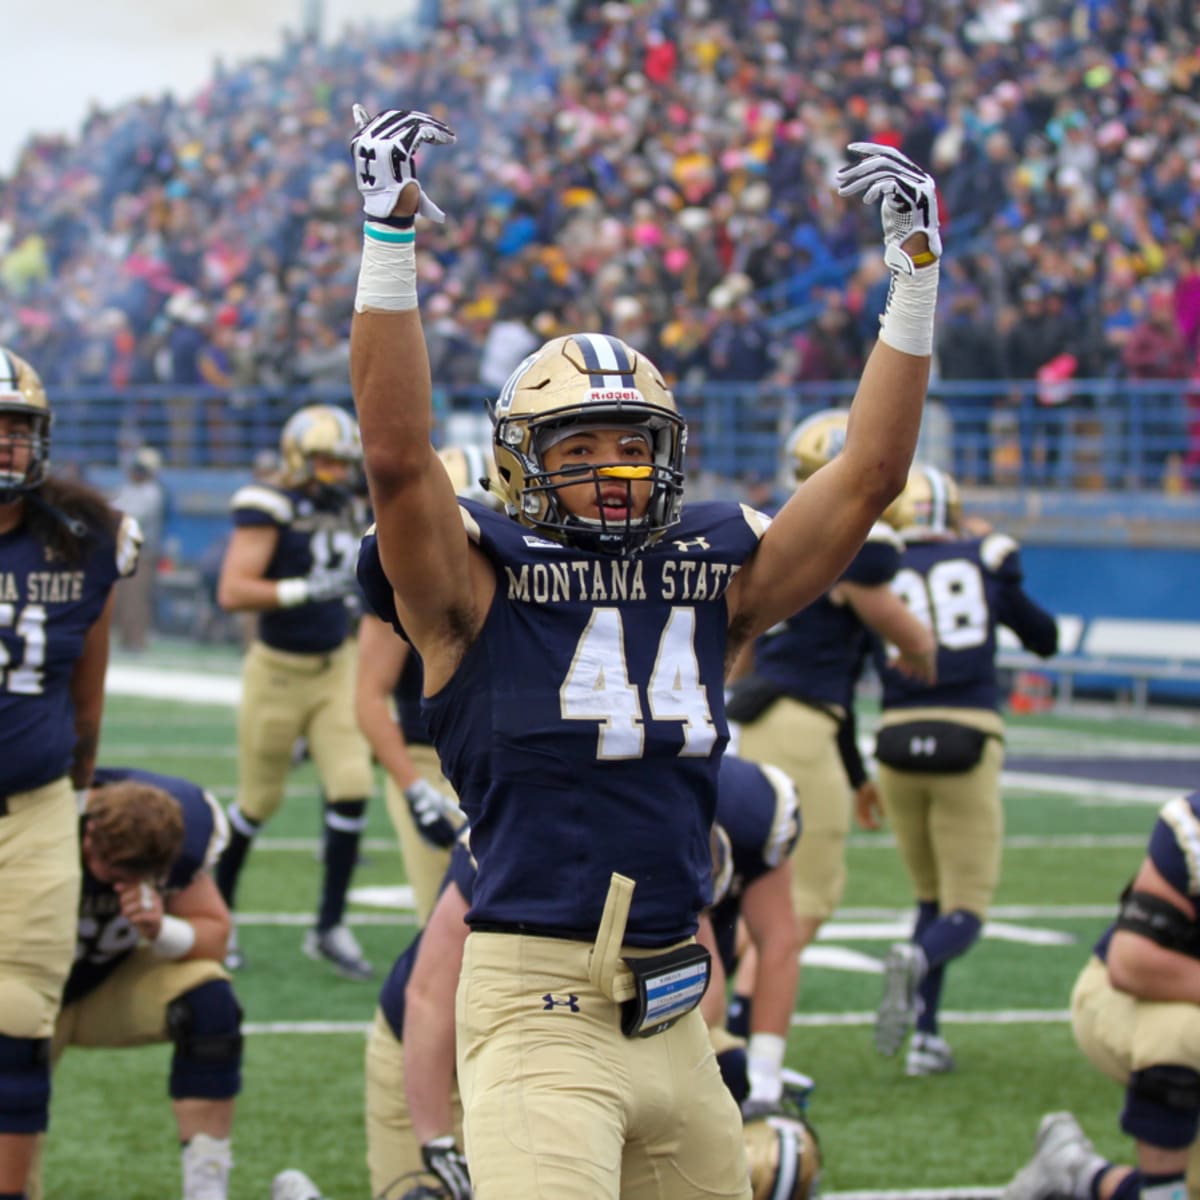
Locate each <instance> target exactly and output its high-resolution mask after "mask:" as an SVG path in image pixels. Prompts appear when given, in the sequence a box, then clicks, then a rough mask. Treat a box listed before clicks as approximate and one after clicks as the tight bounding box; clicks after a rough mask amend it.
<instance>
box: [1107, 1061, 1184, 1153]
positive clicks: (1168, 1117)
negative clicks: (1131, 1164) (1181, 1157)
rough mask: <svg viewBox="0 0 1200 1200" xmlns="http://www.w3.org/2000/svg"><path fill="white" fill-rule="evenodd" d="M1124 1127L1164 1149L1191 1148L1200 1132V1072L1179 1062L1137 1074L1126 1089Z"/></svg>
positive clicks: (1123, 1115) (1122, 1116) (1141, 1139)
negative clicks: (1198, 1130)
mask: <svg viewBox="0 0 1200 1200" xmlns="http://www.w3.org/2000/svg"><path fill="white" fill-rule="evenodd" d="M1121 1128H1122V1129H1123V1130H1124V1131H1125V1132H1126V1133H1128V1134H1129V1135H1130V1136H1131V1137H1135V1138H1137V1139H1138V1140H1139V1141H1143V1142H1149V1143H1150V1144H1151V1145H1152V1146H1160V1147H1162V1148H1163V1149H1164V1150H1182V1149H1184V1148H1186V1147H1187V1146H1190V1145H1191V1144H1192V1142H1193V1141H1195V1139H1196V1132H1197V1129H1200V1072H1196V1071H1194V1070H1193V1069H1192V1068H1191V1067H1185V1066H1180V1065H1179V1064H1178V1063H1163V1064H1161V1065H1157V1066H1153V1067H1146V1068H1145V1070H1142V1071H1134V1073H1133V1074H1132V1075H1130V1077H1129V1083H1128V1085H1127V1086H1126V1088H1125V1107H1124V1109H1123V1110H1122V1112H1121Z"/></svg>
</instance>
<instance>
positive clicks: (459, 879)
mask: <svg viewBox="0 0 1200 1200" xmlns="http://www.w3.org/2000/svg"><path fill="white" fill-rule="evenodd" d="M448 887H456V888H458V890H459V892H460V893H461V894H462V898H463V899H464V900H465V901H466V902H467V903H468V904H470V903H471V897H472V895H473V894H474V891H475V864H474V863H473V862H472V861H471V855H470V852H469V851H468V850H467V848H466V847H465V846H464V845H463V844H462V843H461V842H459V843H458V844H457V845H455V847H454V849H453V850H452V851H451V853H450V865H449V866H448V867H447V868H446V874H445V875H444V876H443V877H442V886H441V887H440V888H439V889H438V895H439V896H440V895H441V894H442V892H444V891H445V890H446V889H447V888H448ZM420 945H421V933H420V931H418V933H417V936H416V937H415V938H413V940H412V941H411V942H410V943H409V944H408V947H407V948H406V949H405V951H404V953H403V954H401V955H400V957H399V958H398V959H396V961H395V963H394V964H393V965H392V969H391V971H390V972H389V973H388V977H387V979H385V980H384V981H383V987H382V988H381V989H380V991H379V1008H380V1010H381V1011H382V1012H383V1015H384V1019H385V1020H386V1021H387V1023H388V1025H390V1026H391V1030H392V1032H393V1033H394V1034H395V1035H396V1037H397V1038H400V1039H403V1037H404V989H405V988H406V987H408V981H409V978H410V976H411V975H412V973H413V967H414V966H415V965H416V961H417V951H418V949H419V948H420ZM453 1002H454V1000H453V997H451V998H450V1001H449V1003H451V1004H453Z"/></svg>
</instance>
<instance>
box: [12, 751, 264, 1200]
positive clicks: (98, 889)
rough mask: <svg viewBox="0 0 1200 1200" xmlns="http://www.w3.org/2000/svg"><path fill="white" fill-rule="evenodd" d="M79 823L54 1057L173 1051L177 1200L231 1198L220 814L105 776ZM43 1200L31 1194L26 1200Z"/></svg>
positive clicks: (160, 779) (197, 802)
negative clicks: (67, 964) (78, 863)
mask: <svg viewBox="0 0 1200 1200" xmlns="http://www.w3.org/2000/svg"><path fill="white" fill-rule="evenodd" d="M80 820H81V840H82V851H83V894H82V898H81V900H80V905H79V925H78V942H77V946H76V956H75V965H74V967H73V968H72V970H71V974H70V977H69V978H68V979H67V984H66V989H65V991H64V994H63V1006H62V1011H61V1013H60V1014H59V1017H58V1024H57V1026H56V1028H55V1031H54V1043H53V1050H52V1057H53V1059H54V1060H55V1061H56V1060H57V1058H58V1056H59V1055H61V1054H62V1052H63V1051H64V1050H65V1049H66V1048H67V1047H68V1046H89V1047H91V1046H103V1047H117V1046H141V1045H146V1044H149V1043H153V1042H166V1041H171V1042H173V1043H174V1045H175V1053H174V1056H173V1058H172V1060H171V1076H170V1093H171V1103H172V1108H173V1109H174V1112H175V1120H176V1123H177V1125H178V1128H179V1140H180V1142H181V1143H182V1144H183V1200H226V1198H227V1196H228V1180H229V1171H230V1168H231V1166H232V1164H233V1157H232V1154H231V1151H230V1133H231V1130H232V1127H233V1102H234V1097H235V1096H236V1095H237V1094H238V1092H239V1091H240V1090H241V1082H242V1076H241V1065H242V1036H241V1028H240V1023H241V1016H242V1011H241V1008H240V1007H239V1005H238V1002H237V999H236V998H235V996H234V994H233V989H232V988H231V986H230V983H229V976H228V975H227V974H226V973H225V971H224V969H223V968H222V966H221V963H220V960H221V957H222V955H223V954H224V952H225V943H226V939H227V938H228V936H229V925H230V917H229V910H228V908H226V906H225V902H224V901H223V900H222V899H221V894H220V892H218V891H217V887H216V884H215V883H214V882H213V880H212V877H211V876H210V875H209V873H208V872H209V868H210V867H211V866H212V863H213V862H214V860H215V859H216V857H217V855H218V854H219V853H220V851H221V848H222V846H224V844H225V841H226V839H227V836H228V827H227V825H226V822H225V817H224V814H223V813H222V811H221V808H220V805H219V804H218V803H217V801H216V800H215V799H213V797H212V796H210V795H209V794H208V793H207V792H205V791H204V790H203V789H201V788H200V787H198V786H197V785H196V784H194V783H189V782H188V781H187V780H184V779H177V778H174V777H171V776H166V775H157V774H153V773H152V772H149V771H138V770H134V769H132V768H122V767H113V768H103V767H102V768H99V769H98V770H97V771H96V774H95V781H94V786H93V787H92V789H91V791H90V792H89V793H88V796H87V802H86V807H85V809H84V812H83V814H82V816H81V819H80ZM39 1194H40V1188H39V1187H38V1186H36V1184H35V1186H34V1187H33V1188H32V1189H31V1191H30V1197H31V1200H35V1198H36V1197H37V1196H38V1195H39Z"/></svg>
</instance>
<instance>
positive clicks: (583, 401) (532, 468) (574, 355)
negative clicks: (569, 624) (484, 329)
mask: <svg viewBox="0 0 1200 1200" xmlns="http://www.w3.org/2000/svg"><path fill="white" fill-rule="evenodd" d="M492 422H493V448H494V452H495V456H496V475H497V478H496V481H495V484H494V490H495V491H496V492H497V494H498V495H499V496H500V498H501V499H502V500H503V501H504V507H505V510H506V511H507V513H508V515H509V516H510V517H513V518H514V519H515V520H517V521H519V522H520V523H521V524H522V525H525V526H528V527H529V528H530V529H535V530H537V531H538V532H539V533H541V534H543V535H544V536H546V537H550V538H554V539H556V540H557V541H563V542H569V543H570V544H572V545H577V546H580V547H582V548H584V549H590V550H604V551H607V552H609V553H614V554H628V553H631V552H634V551H637V550H640V549H641V548H642V547H643V546H646V545H648V544H649V543H650V542H652V541H654V540H656V539H657V538H660V537H662V535H663V534H664V533H665V532H666V531H667V530H668V529H670V528H671V526H672V525H674V524H675V523H676V522H677V521H678V520H679V510H680V507H681V505H682V503H683V457H684V450H685V448H686V445H687V431H686V429H685V428H684V424H683V419H682V418H681V417H680V415H679V411H678V409H677V408H676V406H675V397H674V396H672V395H671V392H670V390H669V389H668V388H667V385H666V384H665V383H664V382H663V377H662V375H661V374H660V373H659V370H658V368H657V367H656V366H655V365H654V364H653V363H652V362H651V361H650V360H649V359H648V358H646V357H645V355H643V354H639V353H638V352H637V351H636V350H634V349H633V348H632V347H630V346H628V345H626V344H625V343H624V342H622V341H621V340H620V339H619V338H615V337H609V336H607V335H606V334H602V333H573V334H568V335H567V336H565V337H559V338H555V339H553V341H549V342H547V343H546V344H545V345H544V346H543V347H542V348H541V349H540V350H538V351H536V352H535V353H534V354H531V355H530V356H529V357H528V358H526V359H525V361H524V362H522V363H521V365H520V366H519V367H517V369H516V370H515V371H514V372H513V373H512V374H511V375H510V376H509V377H508V380H507V382H506V383H505V384H504V387H503V389H502V390H501V392H500V397H499V399H498V400H496V402H495V404H494V405H493V407H492ZM597 424H600V425H608V426H617V427H619V428H624V427H626V426H628V427H629V428H630V429H634V430H638V431H641V432H644V433H645V434H646V435H647V437H648V439H649V442H650V447H651V452H652V455H653V465H652V466H649V467H647V468H644V470H645V471H648V475H645V476H639V477H640V478H649V480H650V481H651V485H652V490H651V496H650V505H649V508H648V509H647V510H646V514H645V515H644V516H643V517H638V518H634V517H633V516H632V515H631V514H629V510H628V509H627V510H626V512H627V514H628V515H626V516H625V517H624V518H622V519H620V520H614V521H606V520H605V519H604V518H603V516H601V517H600V518H599V519H598V520H591V519H585V518H582V517H577V516H573V515H572V514H570V513H569V512H567V511H566V509H565V508H564V507H563V506H562V505H561V503H560V501H559V497H558V495H557V493H558V489H559V488H560V487H563V486H565V485H570V484H576V483H579V482H580V481H581V479H582V480H588V479H590V480H591V481H593V482H594V483H595V484H596V486H597V487H599V485H600V482H601V481H602V480H608V479H612V478H617V479H622V478H623V479H626V481H627V483H629V486H631V487H632V479H631V478H630V476H629V475H628V474H626V473H627V472H628V471H629V467H628V466H627V465H621V464H617V463H613V464H599V465H593V464H589V465H587V466H584V467H579V468H577V469H574V470H573V471H572V470H568V471H560V472H558V473H557V474H556V475H555V476H554V479H555V480H556V482H552V479H551V476H550V475H549V473H548V472H547V471H546V470H545V467H544V464H543V460H542V453H543V451H544V450H545V448H546V447H547V446H548V445H550V444H552V443H553V442H554V441H557V440H559V439H560V438H561V437H562V436H563V431H564V430H568V429H571V428H572V427H573V426H586V425H597ZM564 476H566V478H564Z"/></svg>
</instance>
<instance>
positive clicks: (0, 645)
mask: <svg viewBox="0 0 1200 1200" xmlns="http://www.w3.org/2000/svg"><path fill="white" fill-rule="evenodd" d="M50 425H51V413H50V405H49V402H48V401H47V399H46V392H45V389H44V388H43V387H42V381H41V379H40V378H39V377H38V374H37V372H36V371H35V370H34V369H33V367H32V366H30V364H29V363H27V362H26V361H25V360H24V359H23V358H21V357H19V356H18V355H16V354H14V353H13V352H12V351H10V350H5V349H0V947H3V955H2V958H3V961H2V962H0V1097H2V1100H0V1196H20V1195H22V1194H23V1193H24V1190H25V1183H26V1177H27V1175H28V1173H29V1168H30V1163H31V1161H32V1158H33V1154H34V1149H35V1146H36V1138H37V1135H38V1134H39V1133H41V1132H43V1131H44V1130H45V1129H46V1126H47V1123H48V1120H49V1101H50V1037H51V1035H52V1034H53V1032H54V1021H55V1017H56V1015H57V1013H58V1008H59V1001H60V997H61V995H62V988H63V983H64V982H65V980H66V978H67V973H68V971H69V970H70V968H71V960H72V957H73V954H74V950H75V917H76V910H77V909H78V906H79V886H80V868H79V831H78V810H77V808H76V800H75V793H76V790H77V789H82V788H85V787H86V786H87V784H88V782H89V781H90V779H91V776H92V769H93V767H94V766H95V760H96V745H97V742H98V740H99V737H100V718H101V714H102V712H103V708H104V676H105V671H106V669H107V665H108V641H109V628H110V625H111V621H112V592H113V585H114V584H115V583H116V581H117V579H118V578H120V577H122V576H128V575H131V574H132V573H133V571H134V570H135V568H136V567H137V562H138V545H139V542H140V540H141V535H140V531H139V530H138V528H137V523H136V522H135V521H133V520H132V519H131V518H128V517H122V516H121V515H120V514H119V513H117V512H116V511H115V510H113V509H112V508H111V507H110V506H109V504H108V502H107V501H106V500H105V499H104V497H102V496H100V495H99V494H98V493H96V492H93V491H92V490H91V489H90V488H87V487H84V486H83V485H82V484H79V483H75V482H70V481H67V480H65V479H59V478H57V477H55V476H52V475H51V474H50V473H49V467H50Z"/></svg>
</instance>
